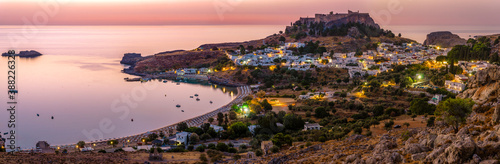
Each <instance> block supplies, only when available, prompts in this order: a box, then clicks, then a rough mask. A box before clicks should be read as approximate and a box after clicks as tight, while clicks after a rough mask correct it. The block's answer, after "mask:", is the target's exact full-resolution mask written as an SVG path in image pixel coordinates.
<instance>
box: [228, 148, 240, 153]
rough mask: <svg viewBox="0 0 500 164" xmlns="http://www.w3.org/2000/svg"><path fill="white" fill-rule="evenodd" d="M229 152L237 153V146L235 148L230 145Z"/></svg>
mask: <svg viewBox="0 0 500 164" xmlns="http://www.w3.org/2000/svg"><path fill="white" fill-rule="evenodd" d="M227 152H228V153H237V152H238V150H236V148H234V147H230V148H229V149H227Z"/></svg>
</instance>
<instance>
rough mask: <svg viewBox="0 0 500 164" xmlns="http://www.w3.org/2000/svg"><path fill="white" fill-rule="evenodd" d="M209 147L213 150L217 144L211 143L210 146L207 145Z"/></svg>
mask: <svg viewBox="0 0 500 164" xmlns="http://www.w3.org/2000/svg"><path fill="white" fill-rule="evenodd" d="M207 148H208V149H212V150H215V149H216V148H215V144H214V143H209V144H208V146H207Z"/></svg>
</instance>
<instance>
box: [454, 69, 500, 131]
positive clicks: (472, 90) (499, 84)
mask: <svg viewBox="0 0 500 164" xmlns="http://www.w3.org/2000/svg"><path fill="white" fill-rule="evenodd" d="M467 88H468V89H467V90H465V91H464V92H463V93H461V94H459V95H458V96H457V97H459V98H471V99H472V100H474V102H476V105H475V106H474V110H476V111H478V112H486V113H489V114H492V116H491V118H492V120H491V121H492V122H493V123H498V122H500V105H498V104H499V102H500V67H498V66H491V67H488V68H486V69H484V70H481V71H478V72H477V73H476V75H475V76H473V77H471V78H469V81H468V84H467Z"/></svg>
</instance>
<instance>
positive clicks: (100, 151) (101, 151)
mask: <svg viewBox="0 0 500 164" xmlns="http://www.w3.org/2000/svg"><path fill="white" fill-rule="evenodd" d="M65 150H66V149H64V150H63V153H64V152H65ZM66 152H68V150H66ZM98 153H106V150H99V151H98Z"/></svg>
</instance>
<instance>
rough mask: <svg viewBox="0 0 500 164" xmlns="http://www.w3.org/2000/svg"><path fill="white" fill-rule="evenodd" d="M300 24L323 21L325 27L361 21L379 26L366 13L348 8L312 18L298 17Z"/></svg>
mask: <svg viewBox="0 0 500 164" xmlns="http://www.w3.org/2000/svg"><path fill="white" fill-rule="evenodd" d="M299 21H300V22H301V23H302V24H309V23H312V22H315V23H319V22H325V24H326V26H327V27H331V26H338V25H342V24H347V23H362V24H366V25H369V26H373V27H376V28H380V26H379V25H378V24H376V23H375V21H374V20H373V19H372V18H371V17H370V14H368V13H360V12H359V11H358V12H353V11H351V10H348V12H347V14H346V13H335V14H334V13H333V12H330V14H316V15H315V17H314V18H309V17H306V18H302V17H301V18H300V19H299Z"/></svg>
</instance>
